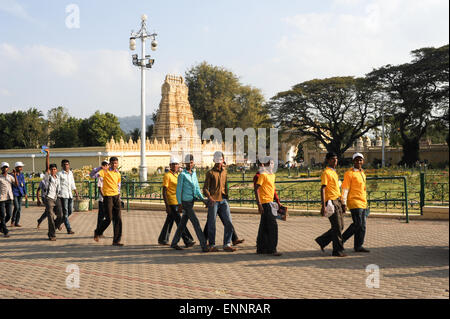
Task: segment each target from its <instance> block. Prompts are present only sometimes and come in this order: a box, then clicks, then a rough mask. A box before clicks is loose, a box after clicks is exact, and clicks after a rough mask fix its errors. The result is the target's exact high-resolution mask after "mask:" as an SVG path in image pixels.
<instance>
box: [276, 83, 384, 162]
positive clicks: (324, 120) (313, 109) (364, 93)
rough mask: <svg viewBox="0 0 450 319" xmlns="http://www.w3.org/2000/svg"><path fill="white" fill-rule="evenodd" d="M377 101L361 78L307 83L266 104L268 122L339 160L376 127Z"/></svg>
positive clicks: (378, 122)
mask: <svg viewBox="0 0 450 319" xmlns="http://www.w3.org/2000/svg"><path fill="white" fill-rule="evenodd" d="M380 103H381V101H380V100H379V98H378V95H377V93H376V91H375V89H374V88H373V87H371V86H370V85H369V84H368V83H367V82H366V81H365V80H364V79H362V78H356V79H355V78H353V77H333V78H328V79H322V80H311V81H306V82H303V83H300V84H297V85H295V86H294V87H293V88H292V89H291V90H289V91H286V92H280V93H278V94H277V95H276V96H274V97H272V98H271V100H270V102H269V103H268V108H270V109H271V114H272V118H273V119H274V121H275V122H276V123H277V125H278V126H279V127H281V128H282V129H283V130H285V131H288V132H289V134H291V136H293V137H299V136H302V137H306V138H307V139H308V140H312V141H316V142H320V143H322V144H323V145H324V146H325V147H326V149H327V151H329V152H336V154H337V155H338V157H339V158H341V157H342V155H343V154H344V152H345V151H346V150H347V149H348V148H349V147H351V146H352V145H353V143H354V142H355V141H356V140H357V139H358V138H359V137H361V136H363V135H364V134H366V133H367V132H368V131H370V130H371V129H373V128H375V127H376V126H377V125H379V124H380V116H379V107H380Z"/></svg>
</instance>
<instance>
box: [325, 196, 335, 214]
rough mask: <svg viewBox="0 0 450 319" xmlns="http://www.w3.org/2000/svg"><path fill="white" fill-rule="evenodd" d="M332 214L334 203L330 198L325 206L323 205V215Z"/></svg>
mask: <svg viewBox="0 0 450 319" xmlns="http://www.w3.org/2000/svg"><path fill="white" fill-rule="evenodd" d="M333 214H334V205H333V202H332V201H331V200H329V201H327V206H325V217H330V216H331V215H333Z"/></svg>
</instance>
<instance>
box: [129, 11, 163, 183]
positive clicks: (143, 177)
mask: <svg viewBox="0 0 450 319" xmlns="http://www.w3.org/2000/svg"><path fill="white" fill-rule="evenodd" d="M146 21H147V15H145V14H143V15H142V17H141V29H140V30H139V31H138V32H133V31H131V37H130V50H132V51H134V50H135V49H136V39H141V45H142V46H141V57H140V58H139V57H138V55H137V54H133V55H132V58H133V65H135V66H138V67H140V68H141V165H140V166H139V180H140V181H141V182H145V181H147V165H146V164H145V144H146V143H145V141H146V138H145V131H146V127H145V72H144V71H145V69H150V68H151V67H152V65H153V63H155V60H154V59H150V55H145V40H146V39H147V38H150V39H152V42H151V49H152V51H155V50H156V48H157V46H158V42H156V36H157V34H156V33H152V34H150V33H148V32H147V24H146Z"/></svg>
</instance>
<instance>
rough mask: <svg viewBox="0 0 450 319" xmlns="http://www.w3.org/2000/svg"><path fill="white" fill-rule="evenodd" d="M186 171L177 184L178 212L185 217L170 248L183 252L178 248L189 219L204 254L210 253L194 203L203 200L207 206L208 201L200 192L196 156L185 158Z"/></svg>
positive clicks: (182, 217) (189, 155)
mask: <svg viewBox="0 0 450 319" xmlns="http://www.w3.org/2000/svg"><path fill="white" fill-rule="evenodd" d="M184 164H185V169H184V170H183V171H182V172H181V173H180V175H178V182H177V201H178V212H179V213H180V214H181V213H183V215H182V216H181V220H180V223H179V224H178V227H177V231H176V232H175V236H174V237H173V240H172V244H171V245H170V247H172V248H174V249H176V250H182V249H183V248H181V247H180V246H178V242H179V241H180V237H181V234H182V233H183V231H184V229H185V228H186V224H187V221H188V219H190V220H191V223H192V226H194V229H195V233H196V234H197V238H198V240H199V241H200V245H201V246H202V251H203V252H208V251H209V249H208V247H207V246H206V240H205V236H204V235H203V232H202V228H201V227H200V222H199V221H198V218H197V216H196V215H195V211H194V202H195V200H196V199H201V200H202V201H203V202H204V203H205V204H207V200H206V199H205V198H204V197H203V194H202V192H201V191H200V186H199V185H198V179H197V174H196V173H195V169H194V156H192V155H191V154H188V155H186V156H185V160H184Z"/></svg>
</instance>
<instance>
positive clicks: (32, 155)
mask: <svg viewBox="0 0 450 319" xmlns="http://www.w3.org/2000/svg"><path fill="white" fill-rule="evenodd" d="M35 156H36V155H34V154H31V158H32V159H33V174H34V158H35Z"/></svg>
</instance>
